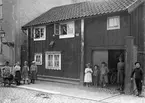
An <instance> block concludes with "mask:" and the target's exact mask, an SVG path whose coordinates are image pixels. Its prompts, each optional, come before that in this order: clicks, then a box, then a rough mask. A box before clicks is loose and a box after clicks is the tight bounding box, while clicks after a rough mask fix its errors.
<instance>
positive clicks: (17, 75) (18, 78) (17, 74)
mask: <svg viewBox="0 0 145 103" xmlns="http://www.w3.org/2000/svg"><path fill="white" fill-rule="evenodd" d="M20 71H21V67H20V63H19V62H17V63H16V66H15V67H14V73H15V81H16V84H17V85H20V81H21V72H20Z"/></svg>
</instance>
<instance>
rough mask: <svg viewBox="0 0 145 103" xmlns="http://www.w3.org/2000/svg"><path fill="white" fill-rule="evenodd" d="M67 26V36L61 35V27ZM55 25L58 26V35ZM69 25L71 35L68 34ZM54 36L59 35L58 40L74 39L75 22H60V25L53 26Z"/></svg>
mask: <svg viewBox="0 0 145 103" xmlns="http://www.w3.org/2000/svg"><path fill="white" fill-rule="evenodd" d="M65 24H66V25H67V34H66V35H63V34H62V33H61V31H62V30H61V25H65ZM56 25H59V33H56ZM69 25H72V29H73V30H72V33H68V31H69V30H68V26H69ZM54 34H55V35H59V38H60V39H63V38H74V37H75V22H74V21H69V22H62V23H56V24H54Z"/></svg>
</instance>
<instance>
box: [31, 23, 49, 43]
mask: <svg viewBox="0 0 145 103" xmlns="http://www.w3.org/2000/svg"><path fill="white" fill-rule="evenodd" d="M36 28H39V29H41V28H43V29H44V36H43V37H40V38H38V39H36V38H35V29H36ZM33 34H34V35H33V36H34V41H41V40H46V26H37V27H34V28H33Z"/></svg>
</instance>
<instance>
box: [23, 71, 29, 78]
mask: <svg viewBox="0 0 145 103" xmlns="http://www.w3.org/2000/svg"><path fill="white" fill-rule="evenodd" d="M22 79H23V80H28V79H29V73H28V72H23V73H22Z"/></svg>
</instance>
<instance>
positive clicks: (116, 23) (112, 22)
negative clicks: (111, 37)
mask: <svg viewBox="0 0 145 103" xmlns="http://www.w3.org/2000/svg"><path fill="white" fill-rule="evenodd" d="M113 29H120V17H119V16H114V17H108V19H107V30H113Z"/></svg>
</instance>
